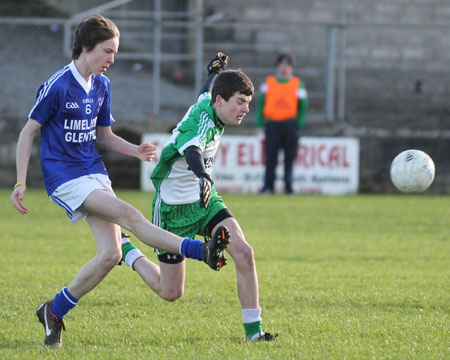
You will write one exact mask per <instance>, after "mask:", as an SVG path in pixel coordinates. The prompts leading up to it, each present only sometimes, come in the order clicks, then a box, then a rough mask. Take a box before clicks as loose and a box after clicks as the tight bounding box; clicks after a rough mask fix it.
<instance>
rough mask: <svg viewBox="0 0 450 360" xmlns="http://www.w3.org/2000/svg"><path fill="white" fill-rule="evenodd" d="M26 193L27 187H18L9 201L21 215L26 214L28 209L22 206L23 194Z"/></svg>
mask: <svg viewBox="0 0 450 360" xmlns="http://www.w3.org/2000/svg"><path fill="white" fill-rule="evenodd" d="M26 191H27V187H26V186H25V185H19V186H18V187H17V188H15V189H14V191H13V192H12V194H11V196H10V199H11V202H12V203H13V205H14V207H15V208H16V209H17V211H18V212H20V213H21V214H22V215H25V214H28V209H27V208H26V206H25V205H24V204H23V198H24V197H25V192H26Z"/></svg>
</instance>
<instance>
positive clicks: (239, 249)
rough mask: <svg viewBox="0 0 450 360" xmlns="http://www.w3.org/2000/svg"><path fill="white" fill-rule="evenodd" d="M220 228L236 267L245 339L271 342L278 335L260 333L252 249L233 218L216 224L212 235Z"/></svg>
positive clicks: (260, 319)
mask: <svg viewBox="0 0 450 360" xmlns="http://www.w3.org/2000/svg"><path fill="white" fill-rule="evenodd" d="M220 226H226V227H227V228H228V230H229V232H230V235H231V242H230V245H229V246H228V248H227V251H228V253H229V254H230V255H231V257H232V258H233V260H234V263H235V266H236V280H237V289H238V297H239V301H240V302H241V308H242V317H243V322H244V329H245V333H246V337H247V339H248V340H250V341H272V340H274V339H275V338H276V337H277V336H278V335H277V334H274V335H272V334H270V333H265V332H264V331H262V318H261V308H260V306H259V289H258V275H257V273H256V265H255V258H254V254H253V248H252V247H251V246H250V244H249V243H248V242H247V241H246V240H245V236H244V233H243V231H242V229H241V227H240V225H239V223H238V222H237V220H236V219H235V218H232V217H229V218H226V219H225V220H223V221H222V222H220V223H219V224H217V225H216V226H215V228H214V229H213V234H214V233H215V231H216V230H217V229H218V228H219V227H220Z"/></svg>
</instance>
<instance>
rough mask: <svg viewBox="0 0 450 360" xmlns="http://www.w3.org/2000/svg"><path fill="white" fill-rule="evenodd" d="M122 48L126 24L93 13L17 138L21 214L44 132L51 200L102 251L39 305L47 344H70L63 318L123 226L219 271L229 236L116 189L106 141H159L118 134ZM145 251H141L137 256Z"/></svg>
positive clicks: (109, 262) (106, 266)
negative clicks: (204, 230)
mask: <svg viewBox="0 0 450 360" xmlns="http://www.w3.org/2000/svg"><path fill="white" fill-rule="evenodd" d="M118 49H119V30H118V28H117V27H116V25H115V24H114V23H113V22H112V21H111V20H109V19H107V18H105V17H103V16H101V15H93V16H91V17H90V18H88V19H86V20H84V21H83V22H81V23H80V24H79V25H78V26H77V28H76V30H75V37H74V42H73V49H72V58H73V61H72V62H71V63H70V64H69V65H67V66H65V67H64V68H62V69H61V70H59V71H57V72H56V73H54V74H53V75H52V76H51V77H50V79H49V80H48V81H47V82H45V83H44V84H43V85H42V86H41V87H40V88H39V90H38V93H37V97H36V102H35V104H34V106H33V108H32V109H31V111H30V114H29V119H28V121H27V123H26V124H25V126H24V128H23V129H22V131H21V133H20V135H19V140H18V144H17V160H16V166H17V183H16V184H15V186H14V191H13V192H12V194H11V197H10V198H11V201H12V203H13V205H14V206H15V208H16V209H17V210H18V211H19V212H20V213H21V214H27V213H28V209H27V207H26V206H25V205H24V203H23V199H24V196H25V192H26V185H25V184H26V175H27V168H28V163H29V159H30V154H31V148H32V144H33V139H34V136H35V134H36V133H37V132H38V131H39V130H40V132H41V166H42V172H43V175H44V181H45V186H46V189H47V192H48V195H49V197H50V199H51V200H52V201H53V202H54V203H55V204H57V205H59V206H60V207H61V208H62V209H63V210H64V211H65V212H66V214H67V215H68V217H69V219H70V220H71V221H72V222H73V223H74V222H76V221H78V220H80V219H82V218H85V219H86V221H87V222H88V224H89V226H90V228H91V230H92V234H93V235H94V238H95V242H96V247H97V254H96V256H95V257H94V258H92V259H91V260H90V261H88V262H87V263H86V264H85V265H84V267H83V268H82V269H81V270H80V272H79V273H78V274H77V275H76V277H75V279H74V280H73V281H72V282H71V283H70V285H69V286H67V287H63V289H62V290H61V292H60V293H58V294H56V296H55V298H54V299H51V300H49V301H46V302H44V303H42V304H41V305H40V306H39V307H38V310H37V312H36V315H37V316H38V319H39V321H40V322H41V323H42V324H43V326H44V328H45V344H46V345H50V346H58V347H60V346H61V345H62V340H61V329H65V327H64V322H63V318H64V315H66V314H67V313H68V312H69V311H70V310H71V309H72V308H73V307H74V306H75V305H76V304H77V302H78V300H79V299H80V298H81V297H82V296H84V295H86V294H87V293H88V292H89V291H90V290H92V289H93V288H94V287H95V286H97V285H98V284H99V283H100V282H101V281H102V280H103V279H104V278H105V276H106V275H107V274H108V273H109V272H110V271H111V270H112V269H113V267H114V266H115V265H117V263H119V261H120V260H121V257H122V250H121V242H122V240H121V229H120V227H124V228H126V229H128V230H130V231H131V232H132V233H133V234H134V235H136V237H138V238H139V239H141V240H142V241H143V242H144V243H145V244H147V245H149V246H152V247H157V248H160V249H164V250H167V251H170V252H171V253H175V254H180V255H183V256H187V257H189V258H194V259H198V260H203V261H205V262H206V263H207V264H208V265H209V266H210V267H212V268H213V269H215V270H218V269H219V268H220V266H221V265H222V263H223V253H222V251H223V250H224V249H225V247H226V246H227V244H228V241H229V240H228V238H220V237H219V238H215V239H212V240H211V241H209V242H208V243H203V241H200V240H193V239H190V238H181V237H180V236H176V235H174V234H172V233H170V232H168V231H165V230H162V229H160V228H158V227H156V226H155V225H153V224H151V222H149V221H148V220H147V219H145V218H144V216H143V215H142V213H141V212H140V211H138V210H137V209H135V208H134V207H133V206H131V205H130V204H128V203H126V202H124V201H122V200H120V199H118V198H117V197H116V195H115V194H114V191H113V190H112V188H111V181H110V180H109V178H108V173H107V171H106V168H105V165H104V163H103V161H102V158H101V156H100V155H99V153H98V152H97V150H96V147H95V145H96V144H98V145H100V146H102V147H104V148H106V149H109V150H113V151H116V152H118V153H121V154H125V155H129V156H135V157H137V158H138V159H140V160H143V161H150V160H152V158H153V157H154V155H155V153H156V148H155V146H154V145H152V144H148V143H144V144H141V145H139V146H137V145H134V144H131V143H129V142H127V141H125V140H124V139H122V138H120V137H118V136H117V135H115V134H114V133H113V131H112V129H111V125H112V123H113V121H114V120H113V119H112V116H111V113H110V107H111V84H110V82H109V80H108V78H106V77H105V76H104V75H103V73H104V72H105V71H106V70H107V69H108V67H109V66H110V65H112V64H113V63H114V56H115V54H116V53H117V52H118ZM137 256H139V255H137Z"/></svg>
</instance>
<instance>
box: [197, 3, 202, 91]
mask: <svg viewBox="0 0 450 360" xmlns="http://www.w3.org/2000/svg"><path fill="white" fill-rule="evenodd" d="M203 47H204V37H203V0H197V1H196V8H195V91H198V90H199V89H200V86H201V84H202V72H203V71H202V67H203V66H202V64H203Z"/></svg>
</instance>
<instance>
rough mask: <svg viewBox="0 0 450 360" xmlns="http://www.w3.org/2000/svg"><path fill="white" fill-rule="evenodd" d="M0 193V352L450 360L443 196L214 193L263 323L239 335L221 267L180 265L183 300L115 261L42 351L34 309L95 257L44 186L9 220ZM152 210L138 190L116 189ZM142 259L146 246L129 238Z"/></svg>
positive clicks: (449, 218) (232, 289) (227, 276)
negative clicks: (250, 271) (254, 332)
mask: <svg viewBox="0 0 450 360" xmlns="http://www.w3.org/2000/svg"><path fill="white" fill-rule="evenodd" d="M9 194H10V190H9V189H3V190H0V196H1V198H2V204H3V205H2V207H1V210H0V211H1V216H0V219H1V220H0V221H1V234H0V238H1V249H2V251H1V255H2V256H1V263H0V264H1V265H0V269H1V271H0V286H1V295H0V328H1V334H0V358H1V359H44V358H45V359H47V358H52V359H427V360H429V359H450V226H449V225H450V197H449V196H424V195H422V196H401V195H385V196H375V195H359V196H347V197H326V196H295V197H287V196H283V195H278V196H267V197H261V196H250V195H249V196H239V195H225V196H224V198H225V201H226V203H227V204H228V206H229V207H230V208H231V209H232V211H233V213H234V215H235V216H236V217H237V219H238V220H239V222H240V224H241V226H242V227H243V229H244V232H245V233H246V237H247V240H248V241H249V242H250V243H251V244H252V245H253V248H254V250H255V257H256V264H257V268H258V275H259V283H260V301H261V306H262V308H263V321H264V328H265V329H266V330H268V331H270V332H277V333H279V338H278V339H277V340H276V341H275V342H274V343H258V344H249V343H247V342H245V341H244V340H243V336H244V332H243V327H242V323H241V314H240V307H239V304H238V301H237V296H236V286H235V273H234V266H233V264H232V262H231V261H230V263H229V266H227V267H225V268H223V269H222V271H220V272H219V273H216V272H214V271H211V270H209V269H208V268H207V267H206V265H204V264H202V263H201V262H196V261H190V262H189V263H188V266H187V281H186V291H185V295H184V297H183V298H182V299H180V300H178V301H176V302H174V303H168V302H164V301H163V300H161V299H159V298H158V297H157V296H156V295H155V294H154V293H152V292H151V291H150V290H149V289H148V288H147V287H146V286H145V285H144V283H143V282H142V281H141V280H140V278H139V277H138V276H137V274H136V273H133V272H132V271H131V270H130V268H128V267H126V266H120V267H117V268H116V269H114V270H113V272H112V273H111V274H110V275H109V276H108V278H107V279H106V280H105V281H104V282H103V283H101V284H100V285H99V286H98V287H97V288H96V289H95V290H94V291H93V292H91V293H90V294H88V295H87V296H86V297H84V298H82V299H81V301H80V303H79V305H78V307H77V308H76V309H74V310H73V311H72V312H71V313H69V314H68V315H67V316H66V319H65V322H66V328H67V331H66V332H63V348H62V349H48V348H46V347H44V346H42V345H41V344H42V341H43V338H44V331H43V327H42V325H41V324H40V323H38V322H37V318H36V316H35V315H34V312H35V310H36V307H37V306H38V304H39V303H40V302H42V301H44V300H47V299H48V298H51V297H53V296H54V295H55V294H56V292H58V291H59V290H60V289H61V286H63V285H68V284H69V282H70V281H71V280H72V279H73V277H74V276H75V274H76V273H77V271H78V270H79V269H80V268H81V266H82V265H83V264H84V263H85V262H86V261H87V260H88V259H90V258H91V257H92V256H94V253H95V246H94V242H93V240H92V238H91V235H90V230H89V228H88V226H87V224H86V223H85V222H80V223H79V224H77V225H71V224H70V223H69V221H68V220H67V218H66V217H65V214H64V213H63V212H62V210H60V209H59V208H58V207H57V206H55V205H53V204H52V203H51V202H50V201H49V200H48V198H47V196H46V194H45V192H44V191H41V190H35V191H32V190H29V191H28V193H27V198H26V204H27V206H28V207H29V209H30V213H29V214H28V215H26V216H21V215H19V213H17V212H16V211H15V209H14V208H13V206H12V205H11V203H10V201H9ZM118 195H119V196H120V197H122V198H123V199H125V200H127V201H129V202H131V203H132V204H134V205H136V206H137V207H138V208H139V209H141V210H142V211H143V212H144V213H145V214H146V215H147V216H148V217H150V215H151V207H150V201H151V198H152V195H151V194H142V193H140V192H138V191H118ZM136 243H137V244H138V246H139V247H140V248H141V249H142V250H143V251H144V252H145V253H146V254H147V255H148V256H149V257H150V258H151V259H155V255H154V253H153V252H152V249H150V248H148V247H145V245H143V244H142V243H139V242H136Z"/></svg>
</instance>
